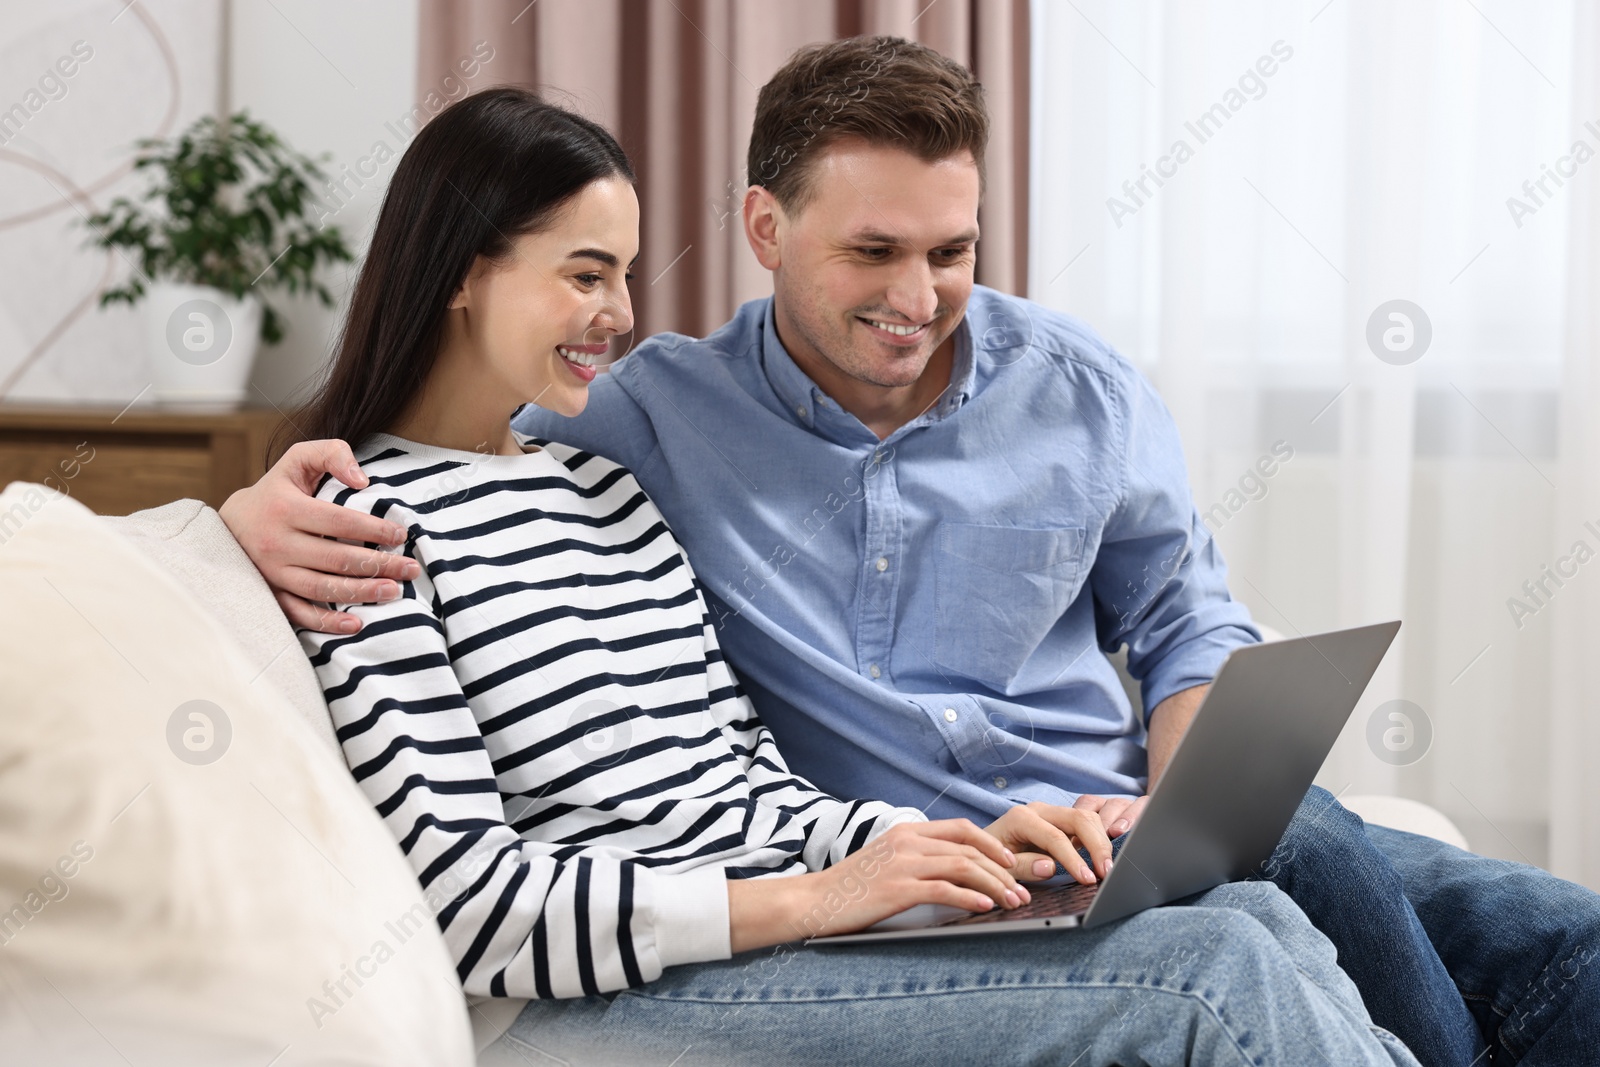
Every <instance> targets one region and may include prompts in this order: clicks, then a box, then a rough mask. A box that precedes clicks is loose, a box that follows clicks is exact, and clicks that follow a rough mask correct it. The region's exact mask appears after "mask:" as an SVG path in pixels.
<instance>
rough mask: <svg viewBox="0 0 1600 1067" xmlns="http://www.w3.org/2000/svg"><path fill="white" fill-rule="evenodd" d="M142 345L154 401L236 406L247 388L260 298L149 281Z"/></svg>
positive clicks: (258, 335)
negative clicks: (146, 359)
mask: <svg viewBox="0 0 1600 1067" xmlns="http://www.w3.org/2000/svg"><path fill="white" fill-rule="evenodd" d="M144 305H145V306H144V314H145V349H146V353H147V354H148V356H149V365H148V367H149V375H150V382H151V390H150V391H151V393H152V394H153V396H154V398H155V399H156V400H161V401H189V402H205V403H219V404H237V403H240V402H242V401H243V400H244V399H245V394H246V392H247V390H248V389H249V386H250V369H251V367H252V366H253V365H254V364H255V359H256V346H257V343H258V341H259V340H260V338H261V301H259V300H257V299H256V298H255V296H254V295H249V294H247V295H246V296H245V297H244V298H243V299H235V298H234V297H231V296H229V295H228V294H226V293H224V292H223V291H222V290H220V289H214V288H212V287H211V286H209V285H185V284H182V283H179V282H160V281H158V282H155V283H154V284H153V285H151V286H150V287H149V288H148V290H147V291H146V294H145V301H144Z"/></svg>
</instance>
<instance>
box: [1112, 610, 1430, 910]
mask: <svg viewBox="0 0 1600 1067" xmlns="http://www.w3.org/2000/svg"><path fill="white" fill-rule="evenodd" d="M1399 630H1400V623H1399V622H1384V623H1377V624H1375V625H1372V626H1360V627H1356V628H1355V629H1350V630H1338V631H1335V632H1333V633H1326V634H1316V635H1314V636H1311V637H1298V638H1290V639H1288V640H1283V641H1271V642H1265V643H1263V644H1258V645H1248V646H1246V647H1244V648H1239V649H1235V650H1234V652H1233V653H1232V654H1231V655H1230V656H1229V657H1228V658H1227V660H1226V661H1225V662H1224V663H1223V665H1222V670H1221V671H1219V672H1218V673H1217V677H1216V679H1215V680H1214V681H1213V682H1212V683H1211V690H1210V692H1208V693H1207V694H1206V699H1205V702H1204V703H1203V704H1202V705H1201V707H1200V709H1199V711H1198V712H1196V714H1195V717H1194V719H1193V720H1192V721H1191V722H1190V723H1189V727H1188V729H1187V730H1185V731H1184V735H1183V738H1182V739H1181V741H1180V742H1179V744H1178V748H1177V751H1175V752H1174V753H1173V756H1172V760H1171V762H1170V763H1169V764H1168V766H1167V768H1166V771H1165V772H1164V773H1163V774H1162V776H1161V781H1160V782H1158V783H1157V784H1156V789H1155V791H1154V792H1153V793H1151V794H1150V799H1149V801H1148V802H1147V803H1146V805H1145V810H1144V814H1143V815H1141V816H1140V817H1139V822H1138V823H1137V824H1136V825H1135V826H1134V828H1133V830H1131V831H1129V835H1128V840H1127V841H1126V842H1124V843H1123V845H1122V848H1121V850H1120V852H1119V853H1118V855H1117V862H1116V867H1115V868H1114V869H1113V870H1112V873H1111V876H1110V877H1108V878H1107V879H1106V881H1105V885H1104V886H1103V887H1102V888H1101V891H1100V893H1099V894H1098V895H1097V896H1096V897H1095V901H1094V903H1093V905H1091V906H1090V908H1089V911H1088V913H1087V914H1086V915H1085V916H1084V922H1083V925H1084V926H1086V927H1094V926H1100V925H1103V924H1105V923H1108V922H1112V921H1114V920H1116V919H1120V918H1122V917H1124V916H1127V915H1132V914H1133V913H1135V912H1137V911H1142V910H1144V909H1145V908H1150V907H1155V906H1157V905H1160V904H1165V903H1167V902H1169V901H1172V900H1177V899H1178V898H1180V897H1185V896H1188V895H1189V894H1191V893H1198V892H1200V891H1202V890H1205V889H1210V888H1211V887H1212V886H1216V885H1221V884H1222V883H1223V882H1229V881H1235V880H1237V879H1241V878H1244V877H1247V876H1248V875H1250V874H1251V873H1253V872H1255V871H1256V870H1258V869H1259V868H1260V867H1261V866H1262V865H1263V864H1265V863H1266V861H1267V860H1268V859H1269V858H1270V857H1271V855H1272V852H1273V849H1275V848H1276V847H1277V845H1278V842H1279V840H1281V839H1282V837H1283V832H1284V830H1285V829H1287V828H1288V825H1289V820H1290V819H1291V818H1293V817H1294V813H1295V811H1296V810H1297V809H1298V808H1299V806H1300V802H1301V801H1302V800H1303V799H1304V798H1305V795H1306V791H1307V790H1308V789H1310V788H1311V783H1312V780H1313V779H1315V778H1316V776H1317V771H1318V770H1319V769H1321V767H1322V763H1323V761H1324V760H1325V759H1327V757H1328V752H1329V751H1330V750H1331V749H1332V748H1333V743H1334V742H1335V741H1336V740H1338V737H1339V733H1340V731H1341V730H1342V729H1343V728H1344V724H1345V722H1346V721H1347V720H1348V719H1349V718H1350V713H1351V712H1353V711H1354V710H1355V707H1356V704H1357V702H1358V701H1360V699H1361V695H1362V693H1364V692H1366V689H1367V685H1368V683H1369V682H1371V681H1372V676H1373V674H1374V673H1375V672H1376V671H1377V669H1378V664H1379V663H1381V662H1382V661H1383V657H1384V655H1385V654H1386V653H1387V652H1388V650H1389V646H1390V644H1392V643H1393V641H1394V638H1395V634H1396V633H1398V632H1399ZM1119 875H1120V876H1121V877H1118V876H1119Z"/></svg>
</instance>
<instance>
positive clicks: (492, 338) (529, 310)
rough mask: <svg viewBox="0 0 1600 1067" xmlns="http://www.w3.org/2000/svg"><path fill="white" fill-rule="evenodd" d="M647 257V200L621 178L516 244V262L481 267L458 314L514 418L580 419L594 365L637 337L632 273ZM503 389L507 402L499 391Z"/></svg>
mask: <svg viewBox="0 0 1600 1067" xmlns="http://www.w3.org/2000/svg"><path fill="white" fill-rule="evenodd" d="M638 253H639V199H638V197H637V196H635V195H634V191H633V186H632V185H631V184H629V183H628V182H627V181H625V180H624V179H622V178H617V177H612V178H604V179H601V180H599V181H596V182H591V183H590V184H589V185H588V186H587V187H586V188H584V190H583V191H582V192H580V193H579V194H578V195H577V196H575V197H574V198H573V199H572V200H571V201H570V202H569V203H568V204H567V205H566V206H565V207H564V208H563V209H562V210H561V212H560V213H559V214H558V215H557V217H556V218H555V219H554V220H553V221H552V222H551V224H550V225H549V226H548V227H547V228H546V229H544V230H541V231H540V232H538V233H531V234H525V235H523V236H522V237H519V238H517V239H516V241H515V242H514V243H513V246H512V254H511V256H510V257H509V258H508V259H506V260H504V261H502V262H500V263H490V262H489V261H488V260H485V259H483V258H481V257H480V258H479V260H478V262H477V263H476V264H475V265H474V266H473V269H472V272H471V274H470V275H469V276H468V278H467V280H466V282H465V283H464V284H463V285H462V287H461V291H460V292H459V293H457V294H456V297H455V299H454V300H453V301H452V302H451V304H450V306H451V308H453V309H454V308H460V309H462V310H463V311H464V312H465V321H464V323H463V325H464V328H465V331H466V336H467V339H468V340H469V342H470V347H471V349H472V351H473V352H474V354H475V356H476V357H477V360H478V361H479V362H480V366H479V367H478V368H476V369H475V370H476V371H479V372H483V373H485V375H486V377H487V379H488V380H489V381H492V382H494V383H495V384H496V389H495V392H496V395H504V397H505V399H506V401H507V403H506V404H505V405H504V406H505V407H506V409H507V410H508V411H509V410H511V409H512V408H514V407H516V406H517V405H519V404H522V403H528V402H531V403H534V404H537V405H539V406H540V407H542V408H548V409H549V410H551V411H554V412H558V413H559V414H562V415H576V414H578V413H579V412H581V411H582V410H583V408H584V405H585V404H586V403H588V400H589V383H590V382H591V381H593V380H594V376H595V369H596V367H595V365H596V363H601V364H603V363H604V362H605V355H606V350H607V348H608V347H609V344H610V341H611V338H612V337H613V336H615V335H616V334H621V333H627V332H628V331H629V330H631V329H633V305H632V303H631V301H630V300H629V299H628V284H627V279H628V277H629V274H628V268H629V267H631V266H632V265H633V261H634V259H635V258H636V257H637V256H638ZM501 390H504V392H503V394H502V393H501V392H500V391H501Z"/></svg>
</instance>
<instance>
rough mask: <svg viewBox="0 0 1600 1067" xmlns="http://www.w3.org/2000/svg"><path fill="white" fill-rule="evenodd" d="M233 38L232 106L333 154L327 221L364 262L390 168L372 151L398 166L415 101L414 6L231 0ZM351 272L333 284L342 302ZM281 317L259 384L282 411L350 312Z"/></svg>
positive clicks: (302, 310)
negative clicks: (337, 187)
mask: <svg viewBox="0 0 1600 1067" xmlns="http://www.w3.org/2000/svg"><path fill="white" fill-rule="evenodd" d="M229 37H230V38H231V41H230V44H229V48H228V68H229V78H228V92H229V95H230V96H231V103H232V106H233V107H234V108H235V109H239V108H248V109H249V110H250V113H251V114H252V115H254V116H255V117H256V118H259V119H261V120H263V121H265V122H266V123H267V124H268V125H270V126H272V127H273V128H274V129H276V130H277V131H278V133H279V134H280V135H282V136H283V137H284V138H285V139H286V140H287V141H288V142H289V143H290V144H292V145H294V146H295V147H296V148H297V149H299V150H300V151H302V152H304V153H306V154H307V155H310V156H317V155H319V154H321V153H323V152H329V153H331V154H332V156H333V158H332V159H331V160H329V161H327V162H326V163H325V164H324V165H323V166H324V170H326V171H327V172H328V173H329V174H330V175H331V176H333V177H334V178H335V179H337V180H338V181H339V182H341V183H342V189H343V191H342V192H338V193H335V194H329V196H328V198H327V205H326V206H327V209H328V211H329V215H328V221H329V224H330V225H335V226H338V227H340V228H341V229H342V230H343V231H344V232H345V235H346V239H347V242H348V243H349V244H350V246H351V248H352V250H354V251H355V252H356V254H357V256H360V255H361V253H362V252H363V251H364V250H365V248H366V244H367V239H368V237H369V236H370V235H371V230H372V224H373V222H374V221H375V220H376V218H377V209H378V205H379V203H380V202H381V201H382V198H383V190H384V188H385V187H386V186H387V183H388V178H389V175H390V174H391V173H392V172H393V163H394V161H393V159H391V160H390V162H389V164H388V165H387V166H378V165H377V164H376V163H375V162H374V160H373V157H374V154H375V153H374V148H375V146H376V145H377V144H378V142H383V143H384V144H385V146H386V148H387V149H388V150H390V151H392V152H393V154H394V158H395V159H397V158H398V156H399V154H400V153H401V152H403V151H404V149H405V141H403V140H402V139H401V136H400V135H398V134H397V133H396V130H400V131H401V132H402V133H403V131H404V129H405V127H403V126H402V124H401V121H400V120H401V118H402V116H404V115H406V114H407V113H408V112H409V110H410V108H411V104H412V99H413V97H414V96H415V92H416V71H417V0H341V2H340V3H337V4H329V3H317V2H316V0H273V3H271V4H268V3H265V2H263V0H233V3H232V19H231V27H230V33H229ZM378 154H382V153H381V152H380V153H378ZM363 172H364V173H365V174H366V175H367V177H363V176H362V174H363ZM355 266H356V265H355V264H350V265H348V267H347V268H346V269H344V270H338V271H329V272H328V273H327V275H326V280H327V284H328V287H329V288H330V289H332V290H333V291H334V292H335V294H336V295H339V296H340V297H341V298H343V297H344V296H345V294H346V293H347V291H348V288H349V286H350V285H351V284H352V283H353V282H354V280H355ZM280 299H281V298H280ZM278 306H279V308H280V310H283V311H285V312H286V314H287V317H288V318H289V320H290V327H289V331H288V335H287V336H286V337H285V338H284V339H283V341H282V342H281V343H279V344H278V345H276V346H275V347H272V348H263V349H262V351H261V354H260V355H259V356H258V357H257V359H256V370H255V376H254V380H255V384H256V385H257V386H258V387H259V388H260V390H261V392H263V393H265V394H267V396H269V397H271V398H272V399H273V401H274V402H277V403H283V402H284V401H285V400H287V399H290V398H291V397H292V396H293V395H296V394H298V393H299V392H300V391H303V389H305V388H307V387H309V385H310V384H311V382H312V379H314V378H315V376H316V375H317V374H318V373H319V372H320V371H321V369H322V367H323V365H324V362H325V360H326V358H327V355H328V351H329V346H330V344H331V343H332V339H333V335H334V333H335V331H336V330H337V329H338V322H339V316H340V315H341V314H342V312H343V303H342V302H341V305H340V307H338V308H335V309H332V310H328V309H325V308H323V307H322V306H321V305H320V304H318V303H316V302H315V301H314V300H295V301H293V302H289V301H283V302H282V303H280V304H278ZM255 396H256V399H258V400H259V399H260V394H259V393H257V394H255Z"/></svg>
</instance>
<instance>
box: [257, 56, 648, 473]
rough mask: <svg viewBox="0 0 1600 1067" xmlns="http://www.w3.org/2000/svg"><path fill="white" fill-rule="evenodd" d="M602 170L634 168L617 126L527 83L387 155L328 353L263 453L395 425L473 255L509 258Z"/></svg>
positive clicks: (468, 105) (483, 97)
mask: <svg viewBox="0 0 1600 1067" xmlns="http://www.w3.org/2000/svg"><path fill="white" fill-rule="evenodd" d="M612 176H619V177H622V178H625V179H627V180H628V181H630V182H631V181H633V180H634V176H633V168H632V166H631V165H630V164H629V163H628V157H627V155H626V154H625V153H624V152H623V151H622V149H621V148H620V147H619V146H618V145H617V142H616V139H615V138H613V137H612V136H611V134H609V133H607V132H606V130H605V129H604V127H601V126H599V125H597V124H596V123H593V122H590V121H589V120H588V119H586V118H583V117H582V116H580V115H575V114H573V113H572V112H570V111H567V110H565V109H563V108H560V107H557V106H556V105H554V104H550V103H546V102H545V101H543V100H540V99H539V97H538V96H537V95H536V94H534V93H532V92H530V91H528V90H526V89H517V88H512V87H504V88H497V89H486V90H484V91H482V92H479V93H475V94H474V95H472V96H469V97H467V98H466V99H465V100H462V101H459V102H458V103H455V104H452V105H451V106H450V107H448V108H446V109H445V110H443V111H441V112H440V113H439V114H438V115H437V116H435V117H434V119H433V120H432V121H431V122H429V123H428V124H427V125H426V126H424V127H423V128H422V130H421V131H420V132H419V133H418V134H417V136H416V138H415V139H414V140H413V141H412V142H411V145H410V147H409V148H407V149H406V151H405V155H403V156H402V157H401V159H400V162H399V164H398V165H397V166H396V167H395V172H394V177H393V178H392V179H391V180H390V182H389V189H388V192H387V193H385V194H384V198H383V208H382V209H381V210H380V211H379V213H378V225H377V227H376V228H375V229H374V230H373V233H372V243H371V245H370V247H369V248H368V250H367V254H366V258H365V261H364V262H363V263H362V265H361V273H360V275H359V276H358V277H357V279H356V286H355V292H354V294H353V295H352V297H351V300H350V310H349V312H348V314H347V315H346V316H345V321H344V327H343V328H342V329H341V331H340V333H339V340H338V343H337V346H336V350H335V355H334V359H333V366H332V368H331V369H330V370H329V372H328V375H327V377H326V379H325V380H324V381H323V383H322V385H321V387H320V388H319V389H318V390H317V392H316V393H315V394H314V395H313V396H312V398H311V400H310V401H308V402H307V403H306V404H305V406H303V407H302V408H300V410H299V411H297V412H296V413H295V415H294V416H293V421H292V422H288V423H285V424H284V425H283V426H281V427H280V428H279V430H278V432H277V433H275V434H274V435H273V438H272V442H271V444H270V445H269V446H268V449H267V464H268V465H269V466H270V465H272V464H273V463H275V462H276V461H277V460H278V458H279V457H280V456H282V455H283V453H284V452H285V451H286V450H287V449H288V447H289V446H290V445H291V444H293V443H294V442H295V441H298V440H320V439H322V438H328V437H337V438H342V439H343V440H345V441H346V442H348V443H349V444H350V445H351V447H352V448H353V447H355V446H356V445H357V444H359V443H360V441H361V440H362V439H364V438H365V437H366V436H367V435H369V434H372V433H377V432H379V431H382V430H385V429H387V428H388V427H390V426H391V425H393V424H394V422H395V421H396V420H397V419H398V418H399V417H400V415H401V414H402V413H403V412H404V411H405V409H406V406H407V405H408V404H409V403H410V402H411V400H412V398H413V397H414V396H415V395H416V393H417V391H418V390H419V389H420V388H421V387H422V383H423V382H424V381H425V380H426V379H427V377H428V373H429V371H430V370H432V368H433V363H434V360H435V359H436V358H437V356H438V354H439V343H440V335H441V332H442V329H443V325H444V319H445V311H446V310H447V307H448V305H449V303H450V300H451V299H452V298H453V297H454V296H455V294H456V292H457V291H458V290H459V289H460V288H461V285H462V283H463V282H464V281H465V280H466V277H467V273H468V271H470V270H471V269H472V265H473V263H474V262H476V260H477V258H478V257H479V256H486V257H488V258H489V259H490V260H503V259H505V258H506V257H508V256H509V255H511V253H512V242H513V241H514V240H515V239H516V238H518V237H520V236H522V235H523V234H527V233H532V232H535V231H537V230H539V229H540V228H541V227H542V226H544V225H546V224H547V223H548V222H549V221H550V219H551V217H552V216H553V215H555V214H556V213H557V212H558V211H559V210H560V209H561V207H562V206H563V205H564V204H566V203H567V202H568V201H569V200H571V199H572V198H573V197H574V196H576V195H577V194H578V193H579V192H581V191H582V190H583V189H584V187H585V186H587V185H589V183H591V182H594V181H597V180H599V179H602V178H608V177H612ZM506 415H507V417H508V418H509V417H510V415H511V411H510V410H509V409H508V410H507V412H506Z"/></svg>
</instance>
